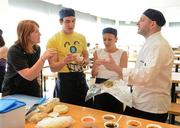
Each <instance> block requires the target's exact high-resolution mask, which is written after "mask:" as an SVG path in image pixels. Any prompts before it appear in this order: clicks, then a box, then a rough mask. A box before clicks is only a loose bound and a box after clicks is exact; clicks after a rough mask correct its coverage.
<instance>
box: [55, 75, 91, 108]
mask: <svg viewBox="0 0 180 128" xmlns="http://www.w3.org/2000/svg"><path fill="white" fill-rule="evenodd" d="M87 90H88V86H87V83H86V78H85V74H84V73H83V72H71V73H58V79H57V80H56V86H55V89H54V97H59V98H60V101H62V102H66V103H70V104H75V105H80V106H86V107H89V106H91V104H92V103H91V102H92V100H90V101H88V102H85V96H86V93H87Z"/></svg>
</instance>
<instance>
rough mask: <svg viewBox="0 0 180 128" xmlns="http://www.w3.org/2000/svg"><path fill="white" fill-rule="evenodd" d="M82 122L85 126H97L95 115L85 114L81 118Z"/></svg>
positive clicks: (87, 127) (86, 127) (89, 127)
mask: <svg viewBox="0 0 180 128" xmlns="http://www.w3.org/2000/svg"><path fill="white" fill-rule="evenodd" d="M81 122H82V123H83V126H84V127H85V128H91V127H94V126H95V118H94V117H93V116H84V117H82V118H81Z"/></svg>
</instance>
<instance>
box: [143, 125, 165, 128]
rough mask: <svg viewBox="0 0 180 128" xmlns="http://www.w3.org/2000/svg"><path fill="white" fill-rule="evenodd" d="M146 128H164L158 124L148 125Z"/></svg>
mask: <svg viewBox="0 0 180 128" xmlns="http://www.w3.org/2000/svg"><path fill="white" fill-rule="evenodd" d="M146 128H162V127H161V126H160V125H158V124H147V125H146Z"/></svg>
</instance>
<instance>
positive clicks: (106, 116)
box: [102, 114, 116, 122]
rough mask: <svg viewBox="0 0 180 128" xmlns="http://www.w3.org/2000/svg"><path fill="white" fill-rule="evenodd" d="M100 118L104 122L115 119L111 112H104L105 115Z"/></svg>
mask: <svg viewBox="0 0 180 128" xmlns="http://www.w3.org/2000/svg"><path fill="white" fill-rule="evenodd" d="M102 118H103V120H104V122H106V121H113V120H115V119H116V117H115V116H114V115H112V114H105V115H103V116H102Z"/></svg>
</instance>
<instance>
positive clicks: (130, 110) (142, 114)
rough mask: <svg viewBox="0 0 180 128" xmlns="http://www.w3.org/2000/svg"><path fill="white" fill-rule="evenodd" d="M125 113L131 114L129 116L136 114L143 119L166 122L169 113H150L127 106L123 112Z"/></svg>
mask: <svg viewBox="0 0 180 128" xmlns="http://www.w3.org/2000/svg"><path fill="white" fill-rule="evenodd" d="M123 114H124V115H129V116H135V117H139V118H143V119H148V120H153V121H158V122H164V123H165V122H166V120H167V117H168V113H163V114H156V113H149V112H144V111H141V110H138V109H136V108H133V107H132V108H130V107H128V106H127V107H126V109H125V111H124V112H123Z"/></svg>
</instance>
